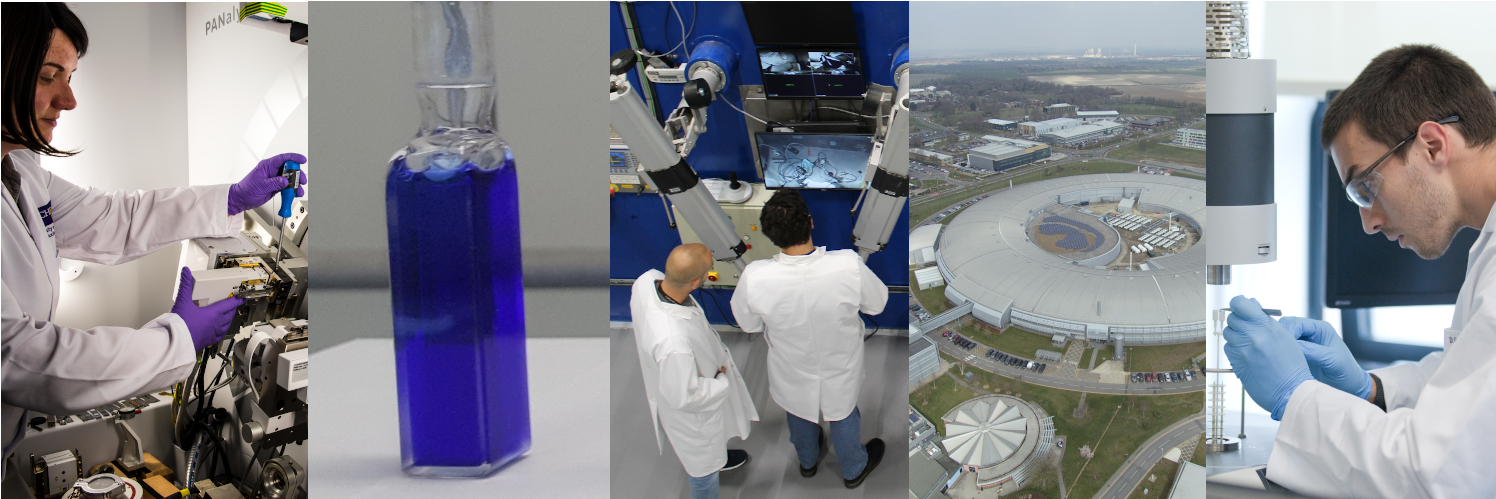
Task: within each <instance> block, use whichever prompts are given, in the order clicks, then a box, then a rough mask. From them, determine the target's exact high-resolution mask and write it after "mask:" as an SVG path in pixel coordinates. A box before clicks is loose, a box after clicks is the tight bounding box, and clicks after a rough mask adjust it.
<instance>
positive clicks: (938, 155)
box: [909, 148, 955, 160]
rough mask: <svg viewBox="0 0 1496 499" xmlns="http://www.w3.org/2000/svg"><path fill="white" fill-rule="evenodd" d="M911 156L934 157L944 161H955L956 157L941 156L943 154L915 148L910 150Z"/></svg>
mask: <svg viewBox="0 0 1496 499" xmlns="http://www.w3.org/2000/svg"><path fill="white" fill-rule="evenodd" d="M909 154H918V155H921V156H934V157H936V158H939V159H942V160H946V159H955V156H951V155H949V154H941V153H938V152H935V151H927V150H924V149H914V148H911V149H909Z"/></svg>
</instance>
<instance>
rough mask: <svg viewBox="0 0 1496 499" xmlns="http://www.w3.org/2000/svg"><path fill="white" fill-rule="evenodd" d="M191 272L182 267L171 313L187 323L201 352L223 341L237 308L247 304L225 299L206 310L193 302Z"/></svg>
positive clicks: (231, 298) (242, 301) (188, 329)
mask: <svg viewBox="0 0 1496 499" xmlns="http://www.w3.org/2000/svg"><path fill="white" fill-rule="evenodd" d="M192 284H193V280H192V271H190V270H187V267H182V285H181V287H179V288H177V301H176V303H173V304H172V305H171V313H173V314H177V316H179V317H181V318H182V322H185V323H187V332H189V333H192V347H193V350H202V349H204V348H208V346H209V345H212V344H214V343H218V342H219V341H222V340H223V335H224V333H227V332H228V331H229V324H232V323H233V322H234V309H237V308H239V305H243V304H244V300H243V299H241V298H236V297H229V298H226V299H223V300H221V301H219V302H217V303H214V304H212V305H208V306H206V307H199V306H197V304H196V303H193V302H192Z"/></svg>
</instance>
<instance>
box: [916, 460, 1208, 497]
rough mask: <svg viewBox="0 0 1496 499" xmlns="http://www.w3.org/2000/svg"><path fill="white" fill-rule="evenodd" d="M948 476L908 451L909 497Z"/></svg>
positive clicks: (929, 489)
mask: <svg viewBox="0 0 1496 499" xmlns="http://www.w3.org/2000/svg"><path fill="white" fill-rule="evenodd" d="M949 476H950V475H949V473H947V472H946V471H945V468H942V467H941V466H940V464H939V463H936V462H935V460H933V459H930V456H927V455H925V453H923V452H918V451H916V452H910V453H909V494H910V496H911V497H917V498H921V499H923V498H925V497H933V496H931V495H930V492H932V491H934V490H936V489H939V488H940V487H941V486H942V485H945V480H946V478H947V477H949ZM1201 482H1202V483H1203V482H1204V481H1203V480H1202V481H1201Z"/></svg>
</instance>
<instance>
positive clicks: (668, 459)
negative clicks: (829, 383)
mask: <svg viewBox="0 0 1496 499" xmlns="http://www.w3.org/2000/svg"><path fill="white" fill-rule="evenodd" d="M721 335H722V341H723V343H726V344H727V346H728V349H730V350H732V354H733V359H734V360H735V361H736V362H737V365H738V369H739V370H740V371H741V372H742V374H743V378H744V379H745V380H747V382H748V385H749V386H748V391H749V393H750V394H752V396H753V402H754V405H755V406H756V407H757V408H758V414H759V419H760V420H761V421H759V422H758V423H755V424H754V426H753V427H752V434H751V435H750V436H749V438H748V441H746V442H743V441H738V440H732V441H729V442H728V444H727V445H728V447H729V448H733V449H743V450H746V451H748V454H749V455H750V456H751V457H752V460H751V461H750V462H749V463H748V465H747V466H746V467H744V468H742V469H738V470H734V471H729V472H724V473H722V474H721V480H722V496H721V497H722V499H749V498H752V499H758V498H827V499H831V498H874V497H877V498H889V499H903V498H905V497H908V496H909V492H908V482H909V459H908V458H907V457H906V456H907V454H908V447H909V446H908V406H909V340H908V338H907V337H904V336H883V335H879V336H876V337H873V338H872V339H869V340H867V343H866V345H867V353H866V368H867V378H866V380H865V381H864V382H863V385H862V393H861V395H860V398H859V402H858V407H859V409H860V410H861V412H862V436H863V441H864V442H866V441H867V440H870V439H872V438H874V437H877V438H882V439H883V442H884V443H885V444H886V446H887V448H886V452H885V453H884V455H883V461H882V462H881V463H880V464H879V465H878V467H877V468H876V469H874V470H873V472H872V474H871V475H869V476H868V478H867V480H866V481H865V482H864V483H863V484H862V486H860V487H858V488H856V489H850V490H849V489H847V488H846V487H845V486H844V485H843V484H842V477H841V471H840V465H839V464H837V459H836V455H835V453H834V452H830V451H829V450H823V453H824V455H825V457H823V458H822V459H821V464H820V472H819V473H817V474H816V476H815V477H813V478H803V477H801V476H800V471H799V468H800V466H799V461H798V460H797V459H795V450H794V446H793V445H791V444H790V439H789V429H788V428H787V427H786V426H785V422H784V418H785V413H784V410H783V409H780V408H779V405H778V404H775V403H774V400H773V399H772V398H771V397H770V396H769V380H768V377H767V374H766V371H765V366H766V364H767V357H766V355H767V354H768V345H767V344H766V343H764V341H763V339H762V338H759V336H760V335H755V334H746V333H721ZM612 338H613V339H612V342H611V345H610V349H611V352H610V356H611V359H612V365H611V368H610V378H611V384H612V389H611V390H610V392H611V401H610V406H611V411H610V412H611V415H612V423H611V425H610V426H611V427H610V434H611V445H610V447H611V450H612V452H611V458H610V474H611V487H612V494H611V496H612V497H658V498H677V497H678V498H683V499H688V498H690V497H691V491H690V487H689V486H688V484H687V483H686V480H687V478H688V477H687V476H686V471H685V469H684V468H682V467H681V464H680V460H679V459H677V458H676V457H675V451H673V450H672V449H671V448H670V444H669V442H668V439H667V441H666V443H665V449H664V453H663V454H660V453H659V452H658V450H657V448H656V445H655V433H654V431H653V430H651V429H650V422H649V406H648V405H647V404H646V402H645V397H644V380H643V379H642V378H641V377H640V374H639V355H638V353H637V352H636V351H635V349H634V335H633V329H629V328H614V329H613V330H612ZM821 426H822V428H829V427H827V426H826V424H825V423H824V422H823V423H821ZM827 447H830V445H829V442H828V445H827Z"/></svg>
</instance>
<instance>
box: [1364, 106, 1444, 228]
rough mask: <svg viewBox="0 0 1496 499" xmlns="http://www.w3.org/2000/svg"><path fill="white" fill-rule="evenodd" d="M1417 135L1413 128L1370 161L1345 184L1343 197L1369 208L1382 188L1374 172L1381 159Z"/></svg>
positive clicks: (1379, 175)
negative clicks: (1385, 151) (1379, 155)
mask: <svg viewBox="0 0 1496 499" xmlns="http://www.w3.org/2000/svg"><path fill="white" fill-rule="evenodd" d="M1458 121H1460V116H1459V115H1454V116H1450V117H1448V118H1444V119H1442V120H1439V121H1436V122H1435V123H1438V124H1440V125H1448V124H1450V123H1455V122H1458ZM1417 136H1418V131H1417V130H1414V131H1413V133H1412V134H1411V135H1408V138H1405V139H1402V142H1398V143H1397V145H1395V146H1392V148H1391V149H1388V150H1387V153H1386V154H1383V155H1382V157H1380V158H1377V160H1376V161H1375V162H1372V163H1371V166H1370V167H1367V168H1366V171H1365V172H1362V173H1361V174H1360V175H1358V176H1356V178H1355V179H1353V180H1351V181H1350V183H1348V184H1345V197H1347V198H1349V199H1350V200H1351V202H1352V203H1356V206H1360V207H1362V208H1371V204H1372V203H1373V202H1375V201H1376V200H1377V191H1379V190H1380V189H1381V188H1382V180H1383V178H1382V174H1380V173H1377V172H1376V169H1377V167H1378V166H1381V165H1382V161H1385V160H1386V159H1387V157H1388V156H1391V155H1392V151H1396V150H1397V148H1399V147H1402V146H1403V144H1406V143H1408V141H1410V140H1413V137H1417Z"/></svg>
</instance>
